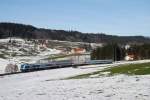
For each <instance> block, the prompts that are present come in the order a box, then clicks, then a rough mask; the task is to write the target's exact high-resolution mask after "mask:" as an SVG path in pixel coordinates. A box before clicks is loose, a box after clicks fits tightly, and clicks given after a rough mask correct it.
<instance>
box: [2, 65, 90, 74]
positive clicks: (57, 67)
mask: <svg viewBox="0 0 150 100" xmlns="http://www.w3.org/2000/svg"><path fill="white" fill-rule="evenodd" d="M83 65H88V64H76V65H67V66H61V67H60V66H56V67H49V68H44V69H37V70H30V71H25V72H21V71H19V72H12V73H4V74H0V76H8V75H15V74H22V73H31V72H37V71H43V70H51V69H59V68H67V67H73V68H76V67H77V66H83Z"/></svg>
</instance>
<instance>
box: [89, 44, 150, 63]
mask: <svg viewBox="0 0 150 100" xmlns="http://www.w3.org/2000/svg"><path fill="white" fill-rule="evenodd" d="M127 55H134V60H142V59H150V44H141V45H131V46H130V47H129V48H125V46H122V45H118V44H106V45H104V46H103V47H98V48H96V49H94V50H92V52H91V59H93V60H106V59H107V60H108V59H111V60H114V61H120V60H124V59H125V56H127Z"/></svg>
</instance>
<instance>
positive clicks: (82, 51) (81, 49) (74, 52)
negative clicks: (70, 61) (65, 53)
mask: <svg viewBox="0 0 150 100" xmlns="http://www.w3.org/2000/svg"><path fill="white" fill-rule="evenodd" d="M85 52H86V50H85V49H83V48H73V49H72V50H71V53H72V54H83V53H85Z"/></svg>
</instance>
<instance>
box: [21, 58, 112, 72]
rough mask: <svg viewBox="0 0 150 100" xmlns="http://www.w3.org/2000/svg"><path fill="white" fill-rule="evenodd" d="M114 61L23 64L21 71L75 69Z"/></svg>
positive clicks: (63, 61) (62, 61) (64, 61)
mask: <svg viewBox="0 0 150 100" xmlns="http://www.w3.org/2000/svg"><path fill="white" fill-rule="evenodd" d="M111 63H113V60H90V61H86V62H82V63H73V62H72V61H71V60H61V61H48V62H44V63H41V62H38V63H34V64H28V63H25V64H21V67H20V71H21V72H27V71H36V70H44V69H54V68H64V67H75V66H81V65H93V64H111Z"/></svg>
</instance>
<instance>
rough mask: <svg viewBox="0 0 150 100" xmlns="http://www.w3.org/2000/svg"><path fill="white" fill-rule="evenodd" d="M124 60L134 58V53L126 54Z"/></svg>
mask: <svg viewBox="0 0 150 100" xmlns="http://www.w3.org/2000/svg"><path fill="white" fill-rule="evenodd" d="M125 60H127V61H131V60H135V55H133V54H128V55H126V56H125Z"/></svg>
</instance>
